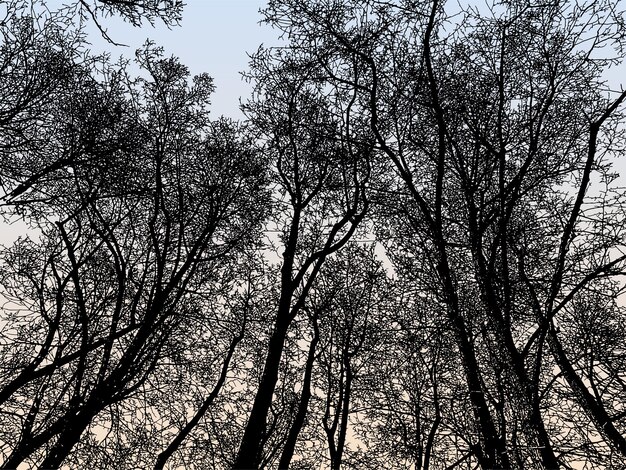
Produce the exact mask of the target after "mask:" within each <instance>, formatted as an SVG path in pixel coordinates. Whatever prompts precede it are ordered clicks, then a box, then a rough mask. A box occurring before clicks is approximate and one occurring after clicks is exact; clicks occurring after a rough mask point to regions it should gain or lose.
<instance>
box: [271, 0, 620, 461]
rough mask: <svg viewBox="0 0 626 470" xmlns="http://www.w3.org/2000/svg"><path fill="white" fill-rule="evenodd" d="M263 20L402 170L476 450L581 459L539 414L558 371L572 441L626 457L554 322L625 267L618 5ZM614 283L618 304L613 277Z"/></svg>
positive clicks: (308, 14)
mask: <svg viewBox="0 0 626 470" xmlns="http://www.w3.org/2000/svg"><path fill="white" fill-rule="evenodd" d="M266 17H267V20H268V21H269V22H270V23H271V24H272V25H274V26H275V27H277V28H279V29H280V30H282V31H284V32H285V33H286V34H287V35H288V38H289V39H290V45H289V46H288V47H287V48H283V51H282V57H283V58H284V59H283V60H284V61H288V60H292V59H291V58H292V57H298V58H299V60H302V61H309V62H311V63H315V64H319V66H320V67H322V68H323V69H324V71H325V82H326V87H325V89H324V93H325V95H326V96H329V95H330V96H331V97H334V96H345V95H346V94H350V93H354V95H355V96H357V98H356V99H355V102H356V103H359V104H360V108H359V109H360V111H361V113H362V116H364V119H367V120H368V122H369V125H370V128H371V131H372V133H373V134H374V135H375V136H376V140H377V146H378V148H379V150H380V152H381V153H382V154H383V155H385V156H386V158H387V161H388V164H389V168H391V169H393V171H394V172H395V175H396V178H395V180H394V181H393V182H392V183H391V184H392V185H393V186H392V189H394V190H396V188H397V191H398V196H396V197H395V199H394V200H393V201H394V203H395V205H396V208H395V210H394V209H392V212H395V215H393V217H394V218H396V217H397V218H396V220H397V221H398V224H399V225H402V226H404V227H406V231H405V232H404V233H406V234H407V235H409V236H410V238H405V239H404V240H403V239H401V238H399V237H397V236H396V235H395V233H394V232H393V230H391V231H387V235H388V236H390V237H392V238H390V239H389V241H390V243H389V246H390V248H394V247H396V248H398V249H401V250H409V249H411V248H413V247H415V246H417V249H418V255H419V256H418V257H416V259H419V260H421V261H422V262H424V263H426V266H422V267H419V266H416V269H419V270H421V271H422V272H423V273H424V275H425V276H426V277H427V279H428V281H425V282H424V283H429V284H430V288H431V289H432V290H433V294H435V295H436V296H437V297H438V299H439V301H440V302H441V304H442V305H444V306H445V311H446V315H447V317H448V321H449V322H450V324H451V325H452V326H453V332H454V336H455V338H456V347H457V350H458V354H459V356H460V358H461V363H462V368H463V374H464V381H465V386H466V393H467V394H468V395H469V398H470V401H471V410H472V413H473V416H472V419H473V422H474V425H475V426H476V429H477V430H478V433H477V435H476V436H477V438H470V439H468V442H469V446H468V449H469V452H470V454H471V459H472V460H474V461H476V462H477V463H478V464H479V465H481V466H482V467H484V468H510V467H525V466H529V465H530V466H537V465H542V466H545V467H548V468H556V467H558V466H559V465H560V464H561V463H565V462H572V461H573V460H572V458H573V457H570V456H569V455H568V454H567V450H566V449H567V448H568V446H569V445H570V444H568V443H567V441H566V440H564V439H563V438H562V436H561V435H560V433H558V432H557V431H556V429H554V426H553V425H551V424H550V423H551V422H553V420H554V419H555V418H554V417H553V414H554V411H553V410H549V411H548V410H546V405H547V403H550V400H551V398H550V396H551V390H552V389H551V385H550V384H552V383H553V382H550V376H551V375H552V370H553V367H558V369H559V371H560V372H559V373H562V374H563V378H564V379H565V382H566V383H567V385H568V387H569V390H570V397H571V400H572V402H573V403H575V404H576V407H580V408H579V409H580V410H584V413H585V414H586V417H585V418H583V417H582V415H580V414H578V413H577V412H576V411H575V410H574V409H573V408H571V407H564V410H563V411H564V412H565V415H561V417H560V418H558V419H559V420H560V423H562V425H563V426H565V421H568V420H573V421H574V422H577V421H580V420H581V419H591V420H592V422H594V423H595V427H596V432H597V433H598V434H599V435H601V436H602V440H601V442H600V443H593V442H591V441H590V440H589V438H588V437H587V438H585V437H583V436H580V435H579V436H577V437H576V439H582V440H586V441H587V445H590V446H592V447H594V448H597V449H600V448H602V446H605V445H606V446H609V447H610V448H612V449H614V450H615V451H617V452H621V453H623V450H624V445H623V443H624V436H623V432H624V431H623V425H622V424H620V421H619V419H614V417H618V418H619V416H620V414H619V413H618V412H617V410H615V409H612V407H613V404H612V403H611V401H608V400H603V399H602V398H599V397H600V395H599V394H598V395H595V396H594V393H593V391H592V390H590V389H589V388H588V387H589V385H588V382H587V383H586V382H585V379H583V377H582V374H581V372H580V369H579V366H578V365H577V364H578V359H576V360H575V361H574V362H573V358H578V357H581V354H582V355H583V357H584V356H586V354H587V353H585V352H583V351H580V350H578V351H576V352H574V351H567V350H566V349H565V348H564V347H563V345H562V342H561V338H560V333H559V330H560V329H562V328H563V327H561V326H560V323H561V322H562V321H563V320H564V319H565V315H564V313H565V311H566V307H567V306H568V305H571V303H572V302H573V301H574V300H575V299H579V300H580V301H582V300H583V299H585V298H590V297H589V295H588V292H589V291H590V290H591V291H597V289H598V287H596V286H600V285H602V286H605V283H606V282H608V281H606V278H607V277H608V278H611V277H613V276H616V275H620V274H622V272H623V267H624V264H623V263H624V257H623V256H622V255H621V254H620V251H621V250H622V249H623V234H624V227H623V224H622V223H621V222H620V221H616V220H615V216H612V217H607V216H606V215H605V214H606V213H607V212H608V213H614V212H613V211H616V210H619V208H620V207H621V204H622V202H621V199H622V195H621V194H619V193H618V194H615V193H614V192H612V191H613V189H612V186H611V184H610V183H611V181H610V180H611V177H610V175H608V173H607V172H608V167H609V165H610V159H611V155H614V154H615V152H616V151H617V150H619V149H620V146H619V142H620V141H619V139H618V138H617V137H618V136H619V128H618V127H617V123H618V122H619V117H620V114H619V108H620V106H621V104H622V101H623V100H624V99H625V98H626V94H624V93H613V94H611V93H609V92H608V91H607V92H604V91H602V90H603V89H604V87H603V78H602V72H603V71H604V70H605V69H606V68H607V67H608V66H609V65H611V64H613V63H615V62H619V61H620V60H621V50H622V49H621V48H622V46H623V38H624V30H623V24H624V22H623V15H622V13H621V12H619V11H617V10H616V9H615V8H614V5H612V4H611V3H609V2H602V1H595V2H589V3H586V4H584V5H580V4H577V3H570V2H554V3H551V4H550V5H547V4H543V3H542V4H535V3H534V2H517V1H511V2H504V3H497V4H492V5H488V6H487V7H486V8H467V9H466V10H465V11H463V12H461V14H460V15H459V16H458V17H457V18H456V19H453V18H451V17H449V16H448V15H447V14H446V11H445V7H444V4H443V2H439V1H436V0H435V1H431V2H407V3H405V2H397V3H396V2H379V1H368V2H351V1H343V2H326V1H310V2H304V3H303V2H297V3H296V2H290V1H287V2H270V6H269V8H268V10H267V11H266ZM448 25H451V27H449V26H448ZM610 47H614V49H613V50H614V51H615V54H614V55H610V56H608V57H607V56H606V55H605V54H604V52H605V51H606V54H610V52H608V51H609V48H610ZM285 49H286V50H285ZM601 50H602V52H603V53H601V52H600V51H601ZM351 109H353V110H354V109H355V108H351ZM594 178H595V180H600V181H601V185H600V186H599V193H600V197H599V198H598V199H596V198H594V197H593V196H592V195H593V190H592V189H590V185H591V184H592V183H594ZM602 185H605V188H606V189H603V186H602ZM613 187H614V186H613ZM596 194H597V193H596ZM398 200H400V201H402V203H403V206H401V207H398V206H397V203H398ZM609 219H610V220H611V222H610V223H609V222H608V220H609ZM381 226H382V227H384V228H386V227H387V224H386V223H382V224H381ZM382 232H384V231H382ZM530 233H533V234H534V235H533V238H532V240H533V241H532V242H530V239H529V238H527V237H528V236H529V235H530ZM581 234H584V236H582V235H581ZM525 237H526V238H525ZM591 240H594V242H591ZM529 242H530V243H531V244H532V246H534V247H535V248H533V249H531V251H532V250H540V252H541V257H539V256H535V257H534V258H533V261H531V259H530V258H529V254H530V253H529V248H530V246H531V245H529V244H528V243H529ZM536 253H539V252H536ZM539 273H541V274H539ZM603 290H604V292H605V294H606V299H607V304H606V305H613V304H614V302H615V299H616V296H617V294H618V292H619V291H618V289H616V288H610V289H606V288H605V287H603ZM611 311H612V312H613V313H614V314H619V313H620V311H619V309H617V308H613V307H611ZM533 325H534V326H533ZM589 371H591V372H589ZM589 373H591V374H592V375H598V376H602V375H603V373H602V372H601V371H600V369H599V368H593V367H592V368H591V369H589V368H588V367H587V374H589ZM598 380H599V377H598ZM559 383H560V382H559ZM498 390H501V391H502V393H498ZM565 416H567V418H565ZM557 428H558V426H557ZM572 444H573V443H572ZM555 446H558V447H559V450H558V451H556V450H555ZM598 446H599V447H598Z"/></svg>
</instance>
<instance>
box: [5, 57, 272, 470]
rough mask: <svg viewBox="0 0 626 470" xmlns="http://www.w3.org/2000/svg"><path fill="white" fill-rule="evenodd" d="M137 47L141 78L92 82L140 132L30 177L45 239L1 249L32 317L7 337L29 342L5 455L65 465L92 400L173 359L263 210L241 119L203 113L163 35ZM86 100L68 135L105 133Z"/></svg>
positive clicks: (14, 369)
mask: <svg viewBox="0 0 626 470" xmlns="http://www.w3.org/2000/svg"><path fill="white" fill-rule="evenodd" d="M139 61H140V64H141V65H142V67H143V68H144V69H145V70H146V71H147V72H148V73H149V76H150V78H149V79H142V80H138V81H136V82H129V83H128V82H125V80H126V77H125V76H124V75H123V74H121V73H118V74H117V75H115V76H113V78H112V80H111V82H109V83H106V84H103V85H102V91H101V93H102V94H103V96H106V95H107V94H110V95H115V94H116V93H117V99H118V104H119V106H118V107H117V108H116V111H117V114H116V116H117V117H118V118H119V120H118V121H117V123H116V124H118V125H119V127H120V128H122V129H124V130H125V131H130V130H132V131H133V132H132V134H133V141H132V143H133V144H134V143H136V142H138V143H139V145H137V146H135V145H130V146H129V147H125V148H124V149H123V150H120V151H117V152H112V151H111V150H110V149H109V148H107V147H105V148H104V149H102V148H101V147H100V146H99V145H98V139H95V140H96V141H95V142H92V144H91V146H87V147H86V148H85V150H84V152H85V154H86V156H88V157H91V158H93V157H94V156H97V157H98V158H93V160H91V161H93V164H92V165H77V166H75V167H70V168H67V169H65V171H66V175H65V178H63V179H59V178H57V179H54V180H52V182H51V183H50V184H48V185H47V184H46V183H47V181H46V180H43V179H39V180H38V181H37V184H36V185H34V186H33V188H32V191H37V192H40V193H42V194H47V195H53V196H54V197H51V198H50V199H49V200H46V201H45V202H44V203H43V205H44V208H43V209H42V211H43V213H44V214H52V215H53V216H54V218H55V219H56V220H54V219H52V220H51V219H50V218H42V217H41V216H40V215H39V214H41V213H42V212H40V211H36V212H35V215H36V216H37V217H38V218H37V219H36V220H37V221H38V222H39V224H40V226H41V228H42V235H43V237H44V240H45V243H47V244H49V245H48V246H50V248H49V249H48V250H47V251H44V252H42V255H43V256H41V255H38V254H37V250H36V248H34V247H36V245H35V244H33V242H29V241H26V242H23V243H21V244H18V245H17V246H16V247H15V248H13V249H10V250H9V252H8V254H7V256H8V261H9V263H8V267H9V268H11V269H9V271H8V273H7V274H6V277H5V279H6V280H7V281H5V284H4V285H5V289H7V294H5V295H11V296H12V300H13V302H14V303H15V304H16V305H17V306H19V307H18V308H19V309H20V311H21V312H25V315H26V318H27V319H28V320H27V321H28V323H29V326H28V328H22V329H21V331H20V330H18V333H17V335H13V334H11V336H9V337H8V338H7V339H10V341H7V343H5V344H6V347H7V348H11V350H14V349H13V348H15V347H16V346H18V345H22V346H21V347H18V348H16V349H15V350H14V352H15V353H18V354H19V356H14V355H13V354H12V352H11V351H10V350H7V354H8V359H7V360H8V362H9V364H12V366H10V367H8V368H7V369H5V370H7V374H8V375H7V379H8V380H7V382H5V384H6V385H5V386H4V389H3V397H4V403H5V405H6V407H5V409H4V410H3V413H5V414H6V415H7V416H13V418H12V419H11V425H10V426H9V425H8V426H7V433H8V435H7V438H6V439H3V441H4V442H6V443H7V445H8V448H9V449H10V452H9V455H8V457H7V458H6V459H5V461H4V467H5V468H13V467H16V466H17V465H18V464H19V463H20V462H24V461H31V462H37V463H39V464H40V465H42V466H43V467H46V468H56V467H58V466H59V465H61V463H62V462H64V461H65V460H66V459H67V458H68V456H69V454H70V452H71V450H72V448H73V447H74V446H75V445H76V444H77V443H78V441H79V439H80V438H81V435H83V433H84V432H85V431H86V430H87V429H88V428H89V427H90V426H91V425H93V424H95V421H94V420H95V418H96V417H97V416H98V415H99V414H100V413H102V412H103V411H104V410H105V409H107V408H108V407H112V406H118V405H119V404H120V403H122V402H123V401H124V400H127V399H129V398H131V397H133V396H134V395H135V394H136V393H137V392H138V391H139V390H141V389H145V388H146V387H148V385H149V384H150V380H151V378H153V377H156V376H157V375H158V373H159V372H160V371H159V370H160V369H161V368H162V367H164V366H163V365H162V364H164V363H166V362H167V360H170V359H171V360H172V361H175V358H176V357H178V356H179V355H180V349H181V347H182V345H181V343H180V334H182V333H183V332H184V331H185V328H184V326H185V323H186V322H190V323H193V324H195V325H196V326H198V327H199V326H200V325H201V324H202V322H203V321H205V320H202V317H203V315H202V312H203V311H206V306H207V305H209V304H210V303H211V302H214V301H216V300H217V299H219V297H220V296H221V297H224V296H226V295H228V293H229V290H230V289H232V282H233V281H232V280H229V279H228V276H227V273H228V271H229V269H230V268H229V266H231V265H232V263H234V262H236V256H237V253H238V252H240V251H241V250H242V249H243V248H244V247H245V246H246V245H248V244H249V243H250V241H251V239H252V238H253V237H254V234H255V230H256V229H257V228H258V227H259V224H260V221H261V220H262V219H263V217H264V216H265V211H264V209H263V205H261V206H258V205H257V203H258V202H259V200H261V199H260V198H263V197H264V196H263V195H264V194H265V193H264V184H265V179H264V178H265V176H264V175H265V169H264V163H263V162H264V161H263V159H262V158H260V156H259V154H258V153H257V152H255V151H254V150H253V148H252V145H251V139H250V138H249V137H246V134H245V131H244V130H242V129H240V128H238V127H237V126H236V125H235V124H234V123H232V122H229V121H227V120H218V121H213V122H211V121H209V120H208V109H207V106H208V98H209V95H210V93H211V92H212V90H213V87H212V83H211V80H210V78H209V77H208V76H198V77H195V79H194V83H193V84H192V85H189V84H188V83H187V82H188V80H187V79H188V71H187V69H186V68H185V67H183V66H181V65H180V64H179V63H178V62H177V61H176V60H174V59H166V58H163V57H162V54H161V52H160V51H159V50H158V49H157V50H155V49H152V48H148V49H146V50H145V51H143V52H142V53H141V54H140V56H139ZM88 92H89V93H93V90H88ZM74 98H78V101H80V98H81V97H80V96H78V95H75V96H74ZM97 98H98V95H96V94H95V93H94V95H93V96H90V99H94V100H97ZM105 102H107V101H105ZM81 109H82V111H83V112H84V114H83V115H80V114H78V115H72V116H71V120H72V123H73V124H74V127H72V130H75V132H76V133H77V134H78V135H70V136H67V141H68V142H69V143H70V144H72V143H74V142H82V141H83V139H85V138H86V139H89V138H90V137H94V135H95V136H100V135H102V133H107V132H111V130H110V129H108V128H107V127H104V126H100V127H99V126H98V125H97V123H98V122H96V123H94V122H93V121H92V119H95V118H96V117H98V118H100V119H102V118H103V116H102V115H101V114H100V113H99V111H100V109H99V108H98V107H94V108H81ZM122 110H124V111H123V112H122ZM92 113H99V114H98V115H97V116H94V115H93V114H92ZM78 118H82V119H81V120H79V119H78ZM126 122H130V123H132V127H131V128H130V129H128V128H125V127H124V125H123V124H124V123H126ZM116 128H117V126H114V127H113V130H115V129H116ZM107 135H108V137H109V139H108V140H107V142H110V141H111V140H115V138H116V137H120V135H119V134H117V135H116V134H113V135H111V134H110V133H108V134H107ZM125 135H126V134H124V133H123V132H122V135H121V138H123V137H124V136H125ZM64 137H65V136H64ZM60 150H61V149H60ZM99 150H100V151H102V153H98V151H99ZM113 162H119V163H118V164H113ZM32 205H34V206H37V205H42V203H41V202H40V198H38V199H37V202H34V203H32ZM44 246H45V245H44ZM24 253H25V254H27V255H28V256H27V257H24ZM25 261H26V262H27V263H29V264H27V266H24V265H23V263H24V262H25ZM38 264H39V266H41V268H39V267H38ZM33 268H34V269H33ZM40 269H41V272H42V275H41V277H38V276H35V275H34V274H33V273H36V272H38V271H39V270H40ZM22 321H23V320H22ZM206 321H210V319H209V318H208V315H207V318H206ZM16 327H17V324H16V322H12V323H11V324H10V328H13V329H14V328H16ZM199 331H202V329H201V328H199ZM9 332H10V333H12V332H11V330H9ZM183 344H184V343H183ZM235 344H236V342H235ZM233 347H234V346H233ZM227 362H228V361H227ZM18 364H23V365H22V366H21V367H19V366H17V365H18ZM160 373H162V371H161V372H160ZM157 383H158V381H157ZM220 387H221V384H220V383H219V381H218V386H217V388H216V392H217V391H219V388H220ZM166 391H167V386H164V390H159V392H160V393H166ZM118 424H119V423H118ZM101 425H103V424H101ZM103 426H106V425H103Z"/></svg>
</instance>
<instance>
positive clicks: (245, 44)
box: [48, 0, 278, 119]
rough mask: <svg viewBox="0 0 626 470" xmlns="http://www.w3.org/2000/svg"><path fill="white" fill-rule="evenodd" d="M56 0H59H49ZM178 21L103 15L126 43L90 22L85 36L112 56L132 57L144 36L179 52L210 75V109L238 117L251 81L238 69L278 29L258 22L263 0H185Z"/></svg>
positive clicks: (191, 65) (111, 30)
mask: <svg viewBox="0 0 626 470" xmlns="http://www.w3.org/2000/svg"><path fill="white" fill-rule="evenodd" d="M54 3H58V4H61V3H62V1H50V2H48V4H49V5H50V6H51V7H52V6H53V5H54ZM185 3H186V5H185V7H184V9H183V19H182V22H181V24H180V26H177V27H172V28H171V29H168V28H167V27H166V26H164V25H163V23H162V22H158V21H157V22H155V26H154V27H152V26H150V24H148V23H146V24H145V25H144V26H143V27H141V28H138V27H133V26H132V25H130V24H128V23H124V22H123V21H122V20H120V19H119V18H107V19H105V20H103V22H102V24H103V26H105V27H107V29H108V34H109V36H110V37H111V38H112V39H113V40H114V41H116V42H119V43H123V44H126V45H128V47H116V46H114V45H112V44H109V43H107V42H106V41H105V40H104V39H103V38H102V37H101V35H100V33H99V31H98V30H97V29H96V28H95V27H94V26H93V25H92V24H90V25H89V27H88V31H89V41H90V42H91V43H92V46H93V48H92V50H93V51H94V52H104V51H106V52H109V53H110V54H111V58H112V59H113V60H115V59H117V58H118V57H119V56H122V55H123V56H125V57H128V58H133V57H134V54H135V50H136V49H137V48H139V47H140V46H141V45H142V44H143V43H144V42H145V41H146V39H148V38H150V39H152V40H153V41H154V42H155V43H156V45H158V46H162V47H164V48H165V53H166V54H167V55H174V56H177V57H179V58H180V60H181V62H182V63H183V64H184V65H186V66H187V67H189V69H190V70H191V73H192V74H198V73H201V72H207V73H208V74H209V75H211V76H212V77H213V79H214V80H215V85H216V87H217V90H216V92H215V94H214V95H213V98H212V106H211V110H212V113H213V115H214V117H217V116H219V115H222V114H223V115H225V116H229V117H232V118H235V119H240V118H242V117H243V116H242V114H241V112H240V111H239V98H240V97H243V98H244V99H245V98H246V97H247V96H248V95H249V92H250V86H249V85H248V84H247V83H245V82H244V81H242V78H241V75H240V72H241V71H243V70H245V69H246V68H247V65H248V56H247V53H252V52H254V51H256V50H257V48H258V47H259V45H260V44H261V43H264V44H266V45H270V44H276V43H277V39H276V38H277V35H278V32H277V31H275V30H272V29H271V28H270V27H268V26H266V25H263V26H261V25H259V20H260V19H261V15H260V14H259V9H260V8H262V7H263V6H264V5H265V2H264V1H263V0H186V2H185Z"/></svg>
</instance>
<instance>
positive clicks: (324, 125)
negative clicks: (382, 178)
mask: <svg viewBox="0 0 626 470" xmlns="http://www.w3.org/2000/svg"><path fill="white" fill-rule="evenodd" d="M272 60H273V51H263V50H261V51H260V52H259V53H258V55H257V56H256V58H255V59H254V61H253V77H254V78H255V80H256V83H257V90H256V95H257V96H258V99H257V100H255V101H253V102H251V103H250V104H249V105H247V106H246V107H245V110H246V112H247V113H248V116H249V118H250V120H251V121H252V123H253V125H254V126H255V127H256V128H257V129H259V132H260V135H261V136H262V137H263V138H264V142H265V151H266V152H267V154H268V155H269V156H270V158H271V159H272V161H273V162H274V178H275V179H274V184H275V187H276V191H275V193H276V197H277V201H276V202H275V207H276V209H277V210H276V212H275V215H274V220H273V221H272V222H273V223H274V224H275V226H276V228H277V230H278V233H279V240H278V242H279V244H280V245H279V246H280V248H278V250H280V251H279V253H280V255H279V256H280V258H281V268H280V269H281V272H280V280H279V282H280V294H279V299H278V305H277V307H276V316H275V317H274V319H273V320H271V321H272V324H273V331H272V333H271V336H270V339H269V344H268V350H267V355H266V359H265V363H264V365H263V375H262V378H261V381H260V383H259V387H258V390H257V392H256V395H255V399H254V403H253V406H252V409H251V411H250V415H249V417H248V420H247V424H246V427H245V431H244V435H243V438H242V441H241V446H240V448H239V453H238V455H237V458H236V460H235V463H234V468H253V467H256V466H258V465H259V464H260V462H261V461H262V459H263V457H262V453H263V441H264V440H265V439H266V438H267V436H266V430H267V428H266V426H267V418H268V412H269V410H270V407H271V404H272V397H273V394H274V390H275V387H276V384H277V381H278V372H279V368H280V365H281V361H282V356H283V351H284V345H285V340H286V337H287V333H288V330H289V327H290V325H291V324H292V322H293V320H294V319H295V318H296V317H297V316H298V314H299V313H300V311H301V309H302V306H303V304H304V302H305V300H306V296H307V294H308V292H309V291H310V289H311V288H312V286H313V285H314V282H315V279H316V277H317V275H318V273H319V271H320V269H321V267H322V265H323V264H324V262H325V260H326V258H327V257H328V256H329V255H331V254H332V253H334V252H336V251H337V250H339V249H340V248H341V247H342V246H344V245H345V244H346V243H347V242H348V240H349V239H350V237H351V236H352V235H353V233H354V232H355V231H356V230H357V227H358V226H359V223H360V222H361V220H362V219H363V217H364V216H365V214H366V211H367V208H368V198H367V194H366V184H367V182H368V180H369V168H370V161H369V157H370V155H371V153H372V143H373V142H372V139H371V136H370V134H369V132H367V129H365V130H364V129H363V127H362V126H361V125H360V124H361V123H360V122H359V121H358V120H353V117H352V115H351V113H350V112H349V111H348V112H347V113H346V114H344V115H336V114H334V113H333V112H332V110H333V106H334V104H333V103H332V102H329V101H328V100H325V99H324V98H323V96H322V94H321V93H320V92H321V89H322V87H323V86H324V84H323V82H322V81H320V80H319V78H318V77H317V76H316V72H317V71H316V68H315V67H314V66H313V67H312V66H311V65H310V64H306V63H298V62H297V61H295V62H292V63H289V64H282V63H279V64H277V65H278V66H275V64H274V63H272Z"/></svg>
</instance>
